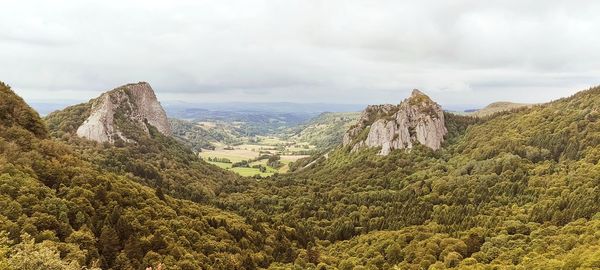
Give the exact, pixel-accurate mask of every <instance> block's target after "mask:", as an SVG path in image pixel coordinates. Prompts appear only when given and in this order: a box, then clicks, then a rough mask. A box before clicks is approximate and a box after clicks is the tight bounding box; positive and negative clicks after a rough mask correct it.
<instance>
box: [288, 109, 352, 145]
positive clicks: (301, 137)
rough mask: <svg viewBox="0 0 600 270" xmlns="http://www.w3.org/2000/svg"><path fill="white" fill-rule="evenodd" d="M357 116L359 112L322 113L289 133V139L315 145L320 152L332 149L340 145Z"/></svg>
mask: <svg viewBox="0 0 600 270" xmlns="http://www.w3.org/2000/svg"><path fill="white" fill-rule="evenodd" d="M359 116H360V113H359V112H343V113H330V112H327V113H322V114H320V115H319V116H317V117H315V118H313V119H311V120H310V121H308V123H306V124H304V125H300V126H299V127H297V128H295V130H294V131H291V133H292V134H293V135H292V136H291V139H292V140H295V141H298V142H305V143H309V144H311V145H315V146H316V147H317V148H319V149H320V150H326V149H330V148H333V147H335V146H337V145H339V144H341V143H342V138H343V137H344V133H345V132H346V130H348V128H349V127H350V126H351V125H352V124H354V122H356V120H357V119H358V117H359Z"/></svg>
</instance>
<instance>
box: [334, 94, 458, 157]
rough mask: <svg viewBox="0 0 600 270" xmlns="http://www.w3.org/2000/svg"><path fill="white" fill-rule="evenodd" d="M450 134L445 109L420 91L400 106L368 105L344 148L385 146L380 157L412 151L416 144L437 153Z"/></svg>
mask: <svg viewBox="0 0 600 270" xmlns="http://www.w3.org/2000/svg"><path fill="white" fill-rule="evenodd" d="M447 133H448V130H447V129H446V125H445V120H444V111H443V110H442V108H441V106H440V105H438V104H437V103H435V102H434V101H432V100H431V99H430V98H429V97H428V96H427V95H425V94H423V93H422V92H421V91H419V90H413V92H412V94H411V96H410V97H409V98H407V99H405V100H404V101H402V103H400V104H399V105H391V104H386V105H371V106H368V107H367V108H366V109H365V110H364V111H363V113H362V114H361V117H360V119H359V121H358V123H357V124H356V125H354V126H353V127H351V128H350V129H349V130H348V131H347V132H346V134H345V135H344V139H343V144H344V146H349V145H350V146H351V147H352V151H357V150H359V149H361V148H363V147H381V152H379V154H380V155H388V154H389V153H390V151H392V150H394V149H411V148H412V147H413V146H414V145H415V143H419V144H422V145H424V146H427V147H429V148H431V149H433V150H437V149H439V148H440V147H441V146H442V143H443V141H444V136H445V135H446V134H447Z"/></svg>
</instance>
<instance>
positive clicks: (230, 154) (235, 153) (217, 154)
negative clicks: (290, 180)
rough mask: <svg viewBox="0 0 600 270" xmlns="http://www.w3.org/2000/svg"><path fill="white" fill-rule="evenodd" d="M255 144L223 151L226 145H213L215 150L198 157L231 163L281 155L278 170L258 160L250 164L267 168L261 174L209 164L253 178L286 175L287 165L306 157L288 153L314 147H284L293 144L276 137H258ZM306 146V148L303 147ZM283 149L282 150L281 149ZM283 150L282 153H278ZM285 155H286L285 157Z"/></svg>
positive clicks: (218, 164) (258, 171) (298, 145)
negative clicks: (269, 155)
mask: <svg viewBox="0 0 600 270" xmlns="http://www.w3.org/2000/svg"><path fill="white" fill-rule="evenodd" d="M258 141H259V142H257V143H250V142H247V143H245V144H241V145H236V146H233V148H234V149H233V150H225V149H224V148H225V147H226V145H222V144H218V145H215V146H216V147H217V149H215V150H206V149H205V150H203V151H202V152H200V153H199V156H200V157H201V158H202V159H204V160H206V161H208V158H226V159H229V160H230V161H231V162H232V163H236V162H240V161H244V160H252V159H255V158H257V157H259V156H260V152H261V151H263V152H269V153H271V154H278V155H281V160H280V162H281V163H282V164H283V166H281V167H280V168H278V169H275V168H272V167H270V166H267V160H266V159H263V160H259V161H255V162H252V163H251V164H250V166H253V165H259V164H260V165H263V166H265V167H266V168H267V172H264V173H261V172H260V170H259V169H256V168H244V167H236V168H232V167H231V165H232V164H231V163H221V162H212V161H211V162H209V163H211V164H214V165H216V166H219V167H220V168H222V169H226V170H229V171H232V172H235V173H237V174H239V175H241V176H255V175H257V174H258V175H260V176H263V177H266V176H271V175H273V174H274V173H286V172H287V171H288V170H289V164H290V163H291V162H294V161H296V160H298V159H301V158H304V157H308V156H307V155H289V153H292V152H297V151H305V150H310V149H314V146H312V145H308V144H294V145H291V146H286V145H290V144H293V143H294V142H290V141H285V140H282V139H279V138H276V137H265V136H260V137H258ZM304 145H307V147H308V148H305V147H303V146H304ZM282 147H284V149H282ZM277 149H279V150H283V151H282V152H280V151H278V150H277ZM286 154H287V155H286Z"/></svg>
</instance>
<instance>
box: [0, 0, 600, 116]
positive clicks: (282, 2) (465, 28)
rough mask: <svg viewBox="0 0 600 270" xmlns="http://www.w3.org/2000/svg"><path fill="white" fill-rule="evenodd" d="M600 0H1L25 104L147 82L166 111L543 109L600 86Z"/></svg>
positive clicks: (1, 32) (14, 82) (6, 43)
mask: <svg viewBox="0 0 600 270" xmlns="http://www.w3.org/2000/svg"><path fill="white" fill-rule="evenodd" d="M599 14H600V1H552V0H543V1H523V0H519V1H506V0H505V1H457V0H453V1H423V0H419V1H398V0H394V1H374V0H365V1H354V0H339V1H337V0H327V1H320V0H319V1H317V0H315V1H312V0H298V1H295V0H294V1H290V0H273V1H268V0H265V1H250V0H240V1H228V0H218V1H214V0H209V1H198V0H193V1H183V0H178V1H149V0H143V1H125V0H119V1H108V0H104V1H85V0H53V1H39V0H35V1H34V0H3V1H2V15H1V16H0V80H2V81H5V82H7V83H9V84H10V85H11V86H12V87H13V88H14V90H15V91H16V92H17V93H19V94H20V95H22V96H23V97H25V98H26V99H27V100H29V101H33V100H38V101H39V100H55V99H58V100H60V99H69V100H87V99H90V98H93V97H95V96H97V95H99V94H100V93H101V92H103V91H106V90H109V89H112V88H114V87H116V86H119V85H122V84H125V83H128V82H137V81H148V82H150V84H151V85H152V86H153V88H154V89H155V91H156V92H157V94H158V95H159V98H160V99H161V100H163V101H168V100H184V101H190V102H191V101H195V102H226V101H263V102H264V101H293V102H332V103H361V104H365V103H398V102H400V101H401V100H402V99H403V98H405V97H406V96H407V95H408V93H409V92H410V90H412V89H413V88H419V89H421V90H423V91H424V92H426V93H428V94H429V95H430V96H432V97H433V98H434V99H436V100H437V101H438V102H439V103H441V104H443V105H445V106H449V107H452V106H460V105H469V106H470V105H484V104H487V103H490V102H492V101H498V100H509V101H517V102H541V101H547V100H551V99H555V98H557V97H562V96H566V95H570V94H572V93H574V92H576V91H578V90H582V89H585V88H587V87H589V86H592V85H597V84H600V34H599V33H600V16H599Z"/></svg>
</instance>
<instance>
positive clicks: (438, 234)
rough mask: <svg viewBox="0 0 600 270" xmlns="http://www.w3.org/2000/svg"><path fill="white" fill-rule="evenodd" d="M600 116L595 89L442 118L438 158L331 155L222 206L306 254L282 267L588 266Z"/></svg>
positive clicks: (423, 153)
mask: <svg viewBox="0 0 600 270" xmlns="http://www.w3.org/2000/svg"><path fill="white" fill-rule="evenodd" d="M599 111H600V88H593V89H590V90H588V91H584V92H581V93H579V94H577V95H575V96H573V97H570V98H565V99H561V100H558V101H555V102H552V103H549V104H545V105H541V106H535V107H532V108H522V109H521V110H519V111H514V112H505V113H500V114H496V115H495V116H494V117H492V118H491V119H488V120H486V121H485V122H482V121H480V120H475V119H472V118H470V117H460V116H450V117H448V118H447V119H446V121H447V126H448V129H449V134H450V135H449V136H448V138H447V140H446V143H445V145H444V147H443V149H442V150H440V151H436V152H433V151H431V150H429V149H427V148H425V147H417V148H415V149H413V150H412V151H410V152H407V151H393V152H392V153H391V154H390V155H389V156H386V157H382V156H378V155H375V153H377V151H378V149H367V150H364V151H361V152H358V153H349V150H350V149H347V148H338V149H337V150H336V151H335V152H333V153H331V154H330V155H329V159H321V160H320V161H319V162H318V163H317V164H316V165H313V167H312V168H310V169H307V170H301V171H299V172H298V173H295V174H291V175H283V176H280V177H279V178H276V179H270V180H265V181H261V182H259V183H254V184H253V185H252V186H251V187H249V188H248V190H246V191H245V192H243V193H237V194H231V195H229V196H225V197H223V196H222V197H221V198H222V199H221V200H222V204H223V205H224V206H226V208H227V209H231V210H235V211H237V212H239V213H240V214H242V215H244V216H249V217H255V218H262V219H270V220H273V222H274V223H281V224H284V226H286V227H287V228H288V229H287V231H288V232H289V234H288V239H296V240H295V242H297V243H298V245H299V246H301V247H305V248H303V249H300V250H296V251H292V252H293V253H292V255H290V257H289V258H287V260H288V262H289V264H285V265H281V267H282V269H284V268H287V267H296V268H298V269H302V268H305V267H308V268H310V267H312V266H313V265H319V264H321V265H329V266H331V267H337V268H339V269H357V268H355V267H357V266H359V267H364V269H391V268H397V269H427V268H430V269H443V268H452V267H459V268H464V269H482V268H485V267H497V268H500V269H504V268H511V267H517V266H518V267H517V268H516V269H576V268H582V269H594V268H598V267H600V251H599V250H600V235H598V234H597V231H598V229H600V227H599V226H600V214H598V212H599V211H600V182H599V181H600V180H599V178H598V175H600V165H599V164H598V161H599V160H600V150H599V149H600V148H599V147H598V145H599V144H600V121H599V120H600V118H599V116H600V115H599ZM315 250H317V251H318V252H317V251H315ZM311 252H312V253H313V254H314V253H315V252H316V253H318V254H319V256H317V257H315V256H312V257H311V256H308V255H307V254H310V253H311ZM315 258H316V259H315Z"/></svg>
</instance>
